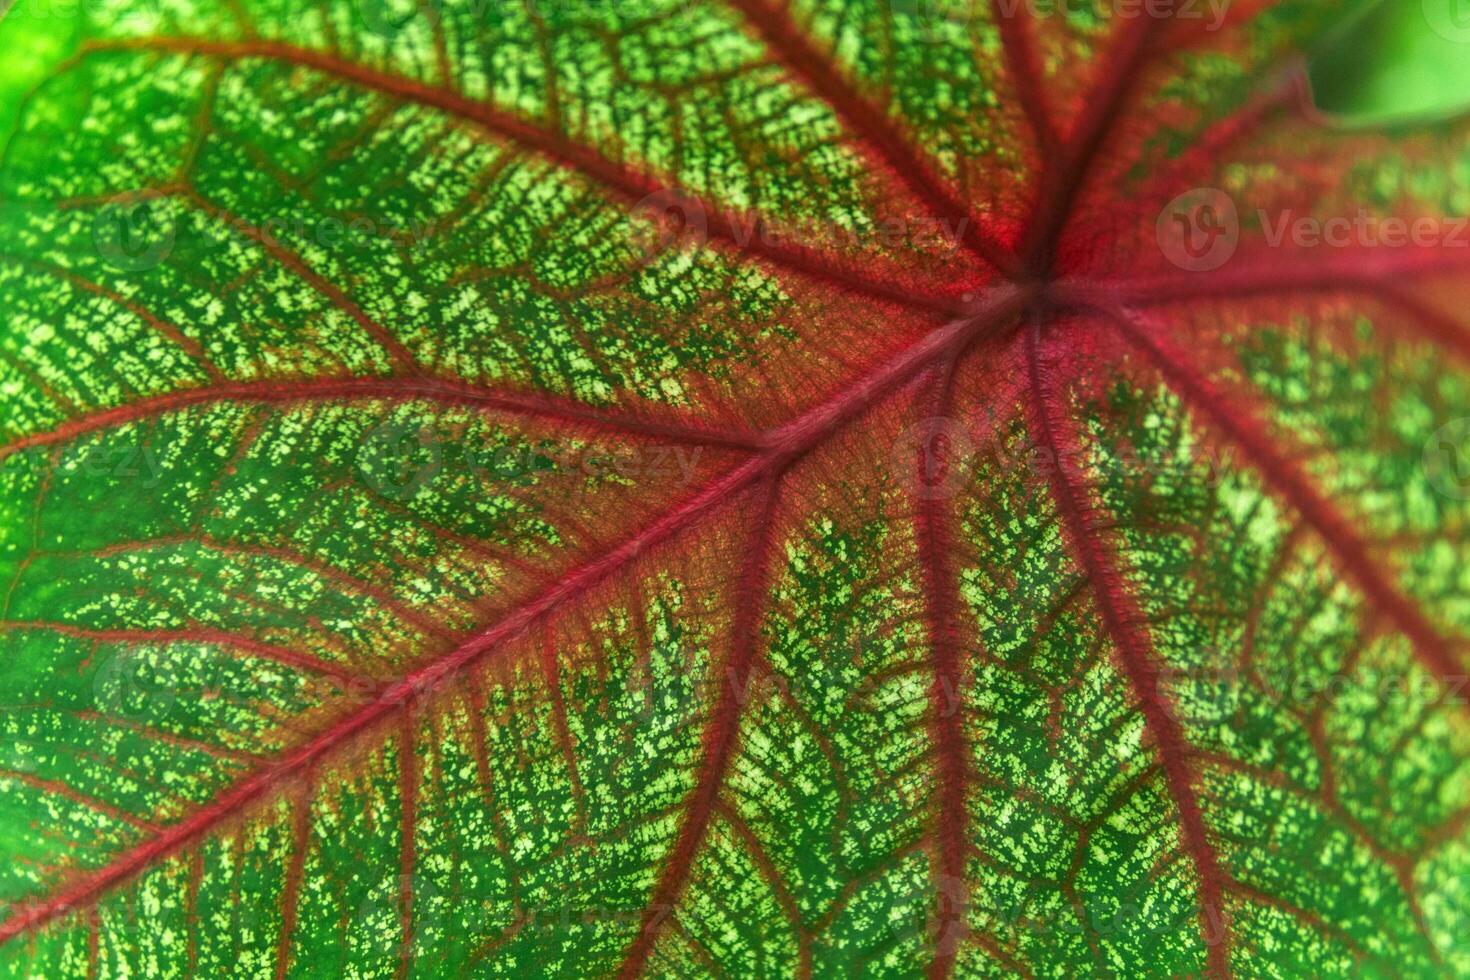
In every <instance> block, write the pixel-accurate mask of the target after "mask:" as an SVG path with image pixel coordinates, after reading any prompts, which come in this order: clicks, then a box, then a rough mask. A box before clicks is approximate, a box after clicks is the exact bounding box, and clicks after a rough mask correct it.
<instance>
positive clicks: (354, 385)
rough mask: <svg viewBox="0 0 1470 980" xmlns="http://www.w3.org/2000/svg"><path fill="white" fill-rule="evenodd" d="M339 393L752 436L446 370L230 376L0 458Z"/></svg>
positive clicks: (733, 444)
mask: <svg viewBox="0 0 1470 980" xmlns="http://www.w3.org/2000/svg"><path fill="white" fill-rule="evenodd" d="M344 398H362V399H372V400H387V401H394V402H408V401H426V402H434V403H436V404H441V405H455V406H461V407H466V408H482V409H486V410H488V411H496V412H506V413H508V414H512V415H525V416H530V417H533V418H540V419H546V420H548V421H556V422H565V423H570V424H574V425H584V426H587V427H589V428H593V429H600V430H603V431H606V432H615V433H620V434H625V435H637V436H645V437H648V438H653V439H669V440H673V441H677V442H681V443H689V444H692V445H703V446H723V447H729V448H735V449H750V448H753V447H754V446H755V444H756V437H755V436H754V435H753V434H749V433H740V432H730V431H722V430H719V429H714V428H706V427H702V426H699V425H686V424H683V423H679V422H672V421H662V420H659V419H654V418H641V417H639V416H636V415H631V414H629V415H623V414H618V413H613V412H605V411H602V410H600V409H595V408H588V407H586V406H584V405H579V404H577V403H575V402H572V401H568V400H563V399H558V398H555V397H551V396H547V395H532V394H523V393H520V392H513V391H495V390H493V389H489V388H482V387H479V386H477V385H473V384H466V383H465V382H462V381H455V380H453V379H450V378H434V377H422V376H414V377H392V376H389V377H380V378H372V377H369V378H361V377H326V378H309V379H300V380H274V379H262V380H254V381H236V382H231V383H228V384H218V385H207V386H201V387H198V388H183V389H180V390H178V391H169V392H164V393H163V394H159V395H150V396H148V397H146V398H140V399H138V400H137V401H132V402H128V403H126V404H123V405H117V406H115V407H113V408H105V409H101V410H99V411H96V412H92V413H90V414H88V415H84V416H82V417H80V418H76V419H71V420H69V421H67V422H63V423H62V424H60V425H58V426H56V427H55V428H52V429H48V430H46V431H44V432H37V433H33V434H31V435H26V436H21V437H20V438H18V439H14V440H12V441H11V442H8V443H5V444H4V445H0V460H3V459H5V458H6V457H8V456H11V455H13V454H15V453H17V452H21V451H23V450H27V449H33V448H36V447H38V446H51V445H55V444H57V443H62V442H68V441H70V440H73V439H75V438H77V437H78V436H82V435H86V434H87V433H89V432H96V431H98V430H101V429H110V428H116V427H118V426H123V425H127V424H129V423H131V422H137V421H139V420H141V419H145V418H149V417H151V416H154V415H160V414H163V413H165V412H171V411H176V410H178V409H183V408H190V407H192V406H196V405H217V404H224V403H236V402H247V403H251V404H262V405H291V404H305V403H311V402H330V401H338V400H341V399H344Z"/></svg>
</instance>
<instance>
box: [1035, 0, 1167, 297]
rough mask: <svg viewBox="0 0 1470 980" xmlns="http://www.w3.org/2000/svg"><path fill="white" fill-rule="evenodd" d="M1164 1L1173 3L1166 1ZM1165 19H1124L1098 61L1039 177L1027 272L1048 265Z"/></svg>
mask: <svg viewBox="0 0 1470 980" xmlns="http://www.w3.org/2000/svg"><path fill="white" fill-rule="evenodd" d="M1164 2H1165V3H1166V4H1168V5H1170V6H1171V7H1172V2H1171V0H1164ZM1165 23H1166V18H1165V17H1161V16H1157V15H1155V14H1154V13H1153V12H1149V13H1147V14H1146V15H1144V16H1141V17H1137V18H1134V19H1133V20H1125V21H1123V26H1122V27H1121V28H1119V32H1120V36H1119V38H1118V39H1117V41H1116V42H1114V44H1113V46H1112V48H1111V49H1110V50H1109V52H1108V53H1107V55H1106V56H1105V58H1104V60H1103V63H1102V64H1101V65H1099V66H1098V70H1097V75H1099V76H1100V83H1099V84H1098V85H1097V88H1096V89H1095V90H1094V92H1093V95H1092V97H1091V98H1090V99H1089V100H1088V102H1087V105H1086V106H1084V107H1083V110H1082V113H1081V115H1080V116H1079V117H1078V119H1077V121H1076V122H1075V123H1074V124H1073V127H1072V132H1071V134H1070V136H1069V137H1068V140H1067V144H1066V146H1064V147H1063V148H1062V150H1061V151H1060V153H1058V154H1057V157H1058V161H1057V163H1056V164H1055V165H1053V166H1049V167H1048V168H1047V170H1046V172H1045V173H1044V174H1043V176H1042V182H1041V192H1040V195H1039V196H1038V199H1037V205H1036V207H1035V209H1034V210H1033V213H1032V216H1031V220H1030V221H1028V222H1027V229H1028V230H1027V233H1026V240H1025V242H1024V244H1023V245H1022V246H1021V259H1022V263H1023V265H1024V267H1025V268H1026V269H1028V270H1029V271H1032V272H1037V273H1042V272H1047V271H1049V270H1050V267H1051V263H1052V262H1053V260H1054V259H1055V251H1056V245H1057V239H1058V238H1059V237H1060V235H1061V233H1062V229H1063V228H1064V227H1065V226H1066V224H1067V221H1068V219H1069V218H1070V217H1071V214H1072V205H1073V204H1074V202H1075V201H1076V199H1077V197H1078V195H1079V194H1080V193H1081V191H1082V186H1083V184H1084V183H1085V182H1086V179H1087V174H1088V171H1089V170H1090V169H1091V167H1092V164H1093V162H1094V161H1095V160H1096V158H1097V154H1098V151H1099V150H1100V149H1101V148H1102V145H1103V142H1104V141H1105V140H1106V139H1107V136H1108V134H1109V133H1110V132H1111V130H1112V126H1113V121H1114V120H1115V119H1116V118H1117V117H1118V113H1119V112H1121V111H1122V109H1123V106H1124V104H1125V103H1126V101H1127V99H1128V96H1129V94H1130V92H1131V90H1132V88H1133V86H1134V85H1135V84H1137V82H1138V78H1139V76H1140V75H1141V74H1142V72H1143V68H1144V66H1145V64H1147V61H1148V55H1149V53H1150V52H1149V47H1150V45H1151V44H1152V43H1153V41H1154V39H1155V37H1156V36H1157V34H1158V32H1159V31H1160V30H1161V29H1162V28H1163V26H1164V24H1165Z"/></svg>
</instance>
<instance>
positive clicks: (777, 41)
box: [731, 0, 1018, 277]
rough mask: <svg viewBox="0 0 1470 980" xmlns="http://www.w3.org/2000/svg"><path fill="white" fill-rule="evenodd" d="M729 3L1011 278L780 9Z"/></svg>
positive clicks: (999, 255) (887, 127)
mask: <svg viewBox="0 0 1470 980" xmlns="http://www.w3.org/2000/svg"><path fill="white" fill-rule="evenodd" d="M731 2H732V4H733V5H734V7H735V8H736V9H737V10H739V11H740V12H741V13H742V14H744V16H745V18H746V20H748V21H749V22H750V24H751V26H753V27H754V28H755V29H756V31H757V32H758V33H759V34H760V36H761V37H762V38H763V39H764V40H765V42H766V43H767V44H769V45H770V46H771V47H772V48H774V49H775V50H776V52H777V53H778V54H779V55H780V56H781V58H782V60H783V61H784V62H785V64H786V65H787V67H788V68H789V69H790V70H791V71H792V72H794V73H795V74H796V75H797V76H798V77H799V78H801V79H802V80H804V81H805V82H806V83H807V84H808V85H810V86H811V87H812V89H813V90H814V91H815V92H816V93H817V94H818V95H820V96H821V97H822V98H823V99H825V100H826V102H827V104H828V105H829V106H831V107H832V109H833V110H834V111H835V112H836V113H837V115H838V117H839V118H840V119H842V120H843V121H844V122H846V123H847V124H848V125H849V126H851V127H852V128H853V129H854V130H855V131H856V132H857V134H858V136H859V137H860V138H861V139H862V140H863V141H864V142H865V143H867V144H868V146H870V147H872V149H873V150H875V151H876V152H877V154H878V156H879V157H880V159H881V161H882V162H884V163H887V164H888V166H889V167H890V168H891V169H892V170H893V172H894V173H895V174H896V175H897V176H898V177H899V179H900V180H902V181H903V182H904V183H906V184H907V185H908V186H909V189H910V190H911V191H913V192H914V194H916V195H917V196H918V197H919V199H920V200H921V201H923V202H924V204H925V205H926V206H928V207H929V208H930V209H931V210H933V211H934V212H935V213H936V214H937V215H938V216H939V217H942V218H945V219H946V220H949V221H955V222H963V228H964V231H963V233H962V237H963V240H964V243H965V245H966V246H967V247H968V248H969V249H970V250H971V251H972V252H973V253H975V254H976V255H977V256H979V257H980V258H981V259H983V260H985V261H986V262H988V263H989V264H990V265H992V266H993V267H995V268H996V269H999V270H1000V271H1001V272H1003V273H1005V274H1007V275H1008V276H1012V277H1013V276H1014V274H1015V273H1016V272H1017V271H1018V267H1017V264H1016V257H1015V255H1014V254H1013V253H1012V252H1011V251H1010V249H1009V248H1007V247H1005V246H1004V245H1001V244H999V243H997V242H994V241H992V240H991V239H990V238H989V237H988V236H987V235H986V234H985V232H984V226H983V224H982V222H981V220H980V216H979V215H977V214H975V213H974V212H973V211H972V210H971V209H970V208H968V207H967V206H966V205H965V204H964V202H963V201H961V200H959V199H958V198H957V197H956V196H955V195H954V194H953V193H952V192H951V191H950V190H949V189H948V188H946V187H945V186H944V184H943V183H941V182H940V181H939V179H938V178H937V177H935V175H934V172H933V169H932V168H931V167H930V166H929V164H928V162H927V161H925V160H923V159H922V158H921V157H920V156H919V155H918V154H917V153H915V152H914V150H913V146H912V144H911V143H910V141H909V140H907V139H905V138H904V137H903V136H902V135H901V134H900V133H899V131H898V130H897V129H896V128H895V127H894V125H893V124H892V122H890V121H889V119H888V117H887V116H886V115H885V114H884V112H883V111H882V110H881V109H879V108H877V107H875V106H874V105H872V104H871V103H870V102H868V101H867V100H866V99H864V98H863V97H862V96H861V95H859V94H858V93H857V92H856V91H854V90H853V88H852V86H851V85H850V84H849V83H848V81H847V80H846V79H844V78H843V77H842V76H841V75H840V74H839V73H838V71H837V69H836V68H835V67H834V65H833V64H832V62H831V61H830V60H829V59H828V58H826V57H824V56H823V55H822V54H821V52H819V51H818V50H817V48H816V47H815V46H814V45H813V44H812V42H811V41H810V40H809V39H808V38H807V36H806V35H805V34H804V33H803V32H802V30H801V29H800V28H799V27H797V25H796V24H795V22H794V21H793V20H792V19H791V16H790V15H789V14H788V13H787V11H786V10H785V9H783V8H782V7H781V6H779V5H778V4H776V3H771V2H769V0H731Z"/></svg>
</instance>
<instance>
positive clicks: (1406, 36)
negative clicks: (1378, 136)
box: [1311, 0, 1470, 122]
mask: <svg viewBox="0 0 1470 980" xmlns="http://www.w3.org/2000/svg"><path fill="white" fill-rule="evenodd" d="M1311 54H1312V79H1313V82H1314V85H1315V88H1316V93H1317V104H1318V105H1319V106H1320V107H1321V108H1323V109H1325V110H1327V111H1329V112H1336V113H1341V114H1344V115H1348V116H1350V117H1353V118H1355V119H1361V120H1363V121H1365V122H1366V121H1370V120H1382V119H1395V118H1417V117H1421V116H1438V115H1444V114H1447V113H1450V112H1453V111H1455V110H1457V109H1464V108H1467V107H1470V0H1381V2H1379V3H1377V4H1374V5H1372V6H1371V7H1369V8H1368V9H1367V10H1366V11H1365V12H1364V13H1363V14H1362V15H1360V16H1358V17H1355V18H1352V19H1351V20H1349V21H1348V22H1345V23H1344V24H1343V25H1342V27H1341V28H1340V29H1339V30H1338V31H1337V32H1335V34H1334V35H1333V36H1332V37H1330V38H1328V39H1326V41H1325V43H1323V44H1321V45H1319V47H1318V49H1317V50H1316V51H1314V52H1312V53H1311Z"/></svg>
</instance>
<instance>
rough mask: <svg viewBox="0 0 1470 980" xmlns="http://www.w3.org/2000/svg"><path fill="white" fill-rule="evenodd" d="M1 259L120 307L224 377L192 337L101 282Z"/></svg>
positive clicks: (42, 264) (31, 263) (55, 268)
mask: <svg viewBox="0 0 1470 980" xmlns="http://www.w3.org/2000/svg"><path fill="white" fill-rule="evenodd" d="M0 258H3V260H4V261H6V262H14V263H16V264H17V265H21V266H24V267H27V268H30V269H33V270H35V271H38V272H42V273H45V274H47V275H53V276H56V277H58V278H60V279H62V280H64V281H66V282H67V283H70V284H71V285H72V286H74V287H75V288H77V289H80V290H82V291H83V292H87V293H91V294H92V295H93V296H99V297H101V298H103V299H105V300H107V301H108V302H110V303H112V304H114V305H116V306H118V307H121V308H122V309H124V310H127V311H128V312H129V313H131V314H133V316H135V317H137V318H138V319H139V320H141V321H143V322H144V323H146V324H147V325H148V326H149V327H151V328H152V329H153V331H154V332H155V333H157V334H158V335H159V336H160V337H162V338H164V339H165V340H167V341H168V342H169V343H171V344H173V345H174V346H176V347H178V348H179V349H180V350H182V351H183V352H184V353H185V354H187V355H188V356H189V358H190V360H192V361H194V363H195V364H196V365H198V367H199V369H200V370H201V371H203V372H204V373H205V374H207V375H208V376H209V377H210V378H211V379H212V380H215V381H218V380H221V379H222V377H223V376H222V375H221V374H220V371H219V368H217V367H215V366H214V364H213V363H212V362H211V361H210V360H209V357H208V355H206V354H205V353H204V349H203V348H202V347H200V346H199V344H198V343H197V342H196V341H195V340H194V339H193V338H191V337H189V336H187V335H186V334H185V333H184V332H183V331H182V330H180V329H179V328H178V327H176V326H174V325H173V324H172V323H169V322H168V321H167V320H164V319H162V318H160V317H158V316H156V315H154V314H153V313H152V312H151V311H150V310H149V309H148V308H147V307H145V306H142V305H141V304H139V303H136V302H134V301H133V300H131V299H129V298H128V297H126V296H124V295H122V294H121V293H119V292H117V291H115V290H112V289H109V288H107V287H106V286H103V285H101V284H100V283H95V282H93V281H92V280H90V279H87V278H86V277H84V276H82V275H79V274H78V273H76V272H73V271H72V270H71V269H67V268H65V267H63V266H59V265H55V264H53V263H50V262H44V261H41V260H40V259H33V258H22V257H20V256H13V255H3V256H0Z"/></svg>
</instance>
